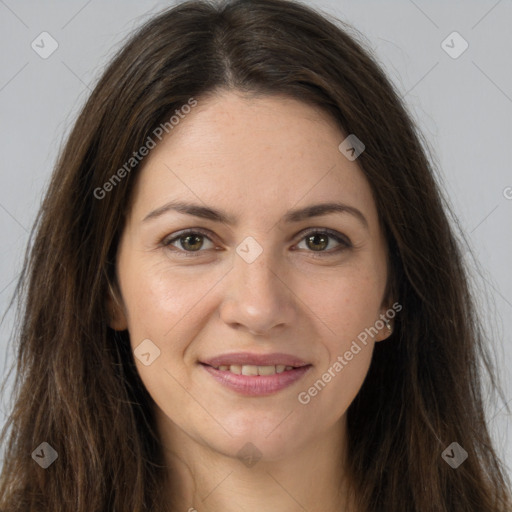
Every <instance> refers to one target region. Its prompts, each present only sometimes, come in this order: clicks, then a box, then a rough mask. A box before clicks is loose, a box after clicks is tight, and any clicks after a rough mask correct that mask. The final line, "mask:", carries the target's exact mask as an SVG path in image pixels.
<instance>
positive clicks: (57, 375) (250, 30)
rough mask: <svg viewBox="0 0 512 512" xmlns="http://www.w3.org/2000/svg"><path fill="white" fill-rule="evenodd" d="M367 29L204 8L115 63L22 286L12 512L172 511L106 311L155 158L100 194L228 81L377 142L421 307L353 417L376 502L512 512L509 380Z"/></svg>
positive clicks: (132, 372)
mask: <svg viewBox="0 0 512 512" xmlns="http://www.w3.org/2000/svg"><path fill="white" fill-rule="evenodd" d="M354 34H355V32H354V31H353V30H352V29H351V28H350V27H348V26H346V25H345V24H344V23H342V22H341V21H339V20H335V19H333V20H332V21H331V20H329V19H328V17H327V15H325V16H324V15H321V14H319V13H317V12H315V11H313V10H311V9H310V8H308V7H306V6H305V5H303V4H300V3H297V2H290V1H286V0H234V1H228V2H224V3H222V4H213V3H209V2H205V1H189V2H185V3H182V4H180V5H178V6H176V7H173V8H171V9H168V10H166V11H165V12H163V13H161V14H159V15H158V16H155V17H154V18H153V19H151V20H150V21H149V22H147V23H146V24H145V25H144V26H143V27H142V28H141V29H139V30H138V32H137V33H136V34H135V35H134V36H132V38H131V39H130V40H129V41H128V42H127V44H125V46H124V47H123V48H122V49H121V50H120V52H119V53H118V55H117V56H116V57H115V58H114V60H113V61H112V63H111V64H110V65H109V67H108V68H107V69H106V71H105V72H104V74H103V76H102V77H101V79H100V80H99V82H98V84H97V85H96V87H95V88H94V90H93V92H92V94H91V96H90V98H89V99H88V101H87V102H86V104H85V106H84V107H83V109H82V110H81V112H80V114H79V116H78V119H77V121H76V124H75V126H74V128H73V130H72V132H71V134H70V136H69V139H68V141H67V144H66V145H65V147H64V148H63V151H62V152H61V155H60V157H59V160H58V162H57V165H56V168H55V171H54V173H53V177H52V181H51V183H50V186H49V189H48V191H47V194H46V196H45V199H44V202H43V204H42V207H41V210H40V215H39V216H38V221H37V222H36V225H35V226H34V227H33V230H32V234H31V240H32V243H31V244H30V246H29V248H28V249H27V256H26V259H25V265H24V270H23V272H22V275H21V277H20V281H19V283H18V286H17V289H16V296H17V297H18V299H19V302H18V305H19V308H20V311H21V313H20V326H19V329H18V331H17V347H18V353H17V365H16V381H15V395H14V397H13V400H14V402H13V403H14V407H13V410H12V413H11V414H10V416H9V419H8V422H7V424H6V425H5V427H4V429H3V431H2V440H4V439H6V436H7V433H8V432H9V431H10V437H9V438H8V444H7V446H6V452H5V460H4V465H3V470H2V474H1V479H0V509H2V510H5V511H9V512H16V511H19V512H28V511H36V510H37V511H39V512H41V511H52V512H53V511H55V510H60V511H73V512H86V511H87V512H91V511H104V512H107V511H109V512H110V511H112V510H116V511H122V512H126V511H131V512H139V511H149V510H151V511H155V512H156V511H160V510H165V508H164V505H163V503H162V499H161V498H162V497H161V488H162V486H163V481H164V480H163V479H164V476H165V467H164V463H163V459H162V450H161V447H160V443H159V438H158V435H157V432H156V429H155V423H154V418H153V414H152V406H153V401H152V399H151V397H150V395H149V394H148V392H147V391H146V389H145V388H144V386H143V383H142V381H141V380H140V378H139V376H138V374H137V371H136V369H135V364H134V360H133V354H132V351H131V349H130V341H129V337H128V333H127V332H126V331H123V332H115V331H113V330H112V329H110V328H109V327H108V314H107V311H106V307H105V298H106V296H107V295H108V293H109V290H110V289H111V288H112V289H113V290H115V289H116V281H115V266H114V261H115V255H116V250H117V243H118V239H119V235H120V233H121V231H122V229H123V225H124V214H125V212H126V209H127V208H128V206H129V200H130V197H131V190H132V188H133V183H134V180H135V176H136V173H137V169H138V168H139V165H133V168H131V167H130V169H129V171H126V172H125V173H121V174H122V179H119V180H118V181H116V182H115V186H114V185H112V186H111V187H108V189H109V190H108V193H105V194H103V193H101V194H99V193H98V189H101V188H102V187H103V189H104V190H105V189H106V187H104V184H105V183H107V182H109V180H111V179H112V176H113V175H115V174H116V173H117V176H118V177H119V176H120V173H119V169H120V168H122V167H123V165H125V164H126V162H128V161H130V158H131V157H132V155H133V153H134V152H136V151H137V150H138V149H139V148H140V147H141V146H142V145H144V143H145V141H147V139H148V137H150V136H151V134H152V133H153V132H154V130H155V127H158V126H159V125H160V124H161V123H162V122H165V121H166V120H168V119H169V117H170V116H171V115H172V113H173V112H174V111H175V110H176V109H180V108H181V107H182V105H185V104H187V103H188V102H189V100H190V98H195V99H196V100H197V101H199V102H201V101H204V100H205V98H207V97H208V95H212V94H215V93H216V92H218V91H219V90H222V89H228V90H237V91H241V92H246V93H251V94H252V93H256V94H285V95H287V96H289V97H292V98H295V99H298V100H300V101H305V102H308V103H311V104H313V105H316V106H318V107H320V108H322V109H324V110H325V111H326V112H328V113H330V115H331V116H332V118H333V119H334V120H336V122H337V123H338V124H339V127H340V129H341V130H342V131H343V133H345V134H352V133H353V134H356V136H357V137H358V138H359V139H360V140H361V141H363V142H364V144H365V151H364V152H363V153H362V154H361V155H360V157H359V159H358V163H359V165H360V167H361V169H362V171H363V172H364V173H365V175H366V177H367V179H368V181H369V183H370V185H371V188H372V191H373V194H374V197H375V201H376V204H377V208H378V212H379V215H380V219H381V222H382V226H383V228H384V230H385V234H386V237H387V242H388V247H389V253H390V261H391V273H390V289H391V290H392V293H393V296H394V297H395V298H396V300H398V301H399V302H400V304H401V305H403V310H402V311H401V313H400V315H398V316H397V318H396V322H395V329H394V332H393V334H392V336H391V338H390V339H389V340H388V341H386V342H383V343H379V344H377V345H376V348H375V351H374V355H373V360H372V363H371V367H370V370H369V373H368V376H367V378H366V380H365V382H364V384H363V387H362V388H361V390H360V392H359V394H358V395H357V397H356V398H355V400H354V402H353V403H352V404H351V406H350V408H349V410H348V437H349V439H348V441H349V443H348V444H349V454H348V459H349V461H350V467H349V470H350V472H351V474H352V475H353V480H354V485H355V489H356V494H357V499H358V504H359V507H360V509H361V510H364V511H367V512H382V511H387V510H389V511H407V512H413V511H421V512H434V511H435V512H442V511H444V512H463V511H464V512H468V511H474V512H477V511H478V512H483V511H486V512H505V511H508V510H510V509H511V508H510V507H511V506H512V505H511V500H510V494H509V490H508V489H510V482H509V481H508V478H507V476H506V473H505V470H504V469H503V467H502V465H501V463H500V461H499V459H498V457H497V455H496V453H495V451H494V450H493V447H492V443H491V440H490V436H489V433H488V429H487V426H486V421H485V417H484V411H483V405H484V404H483V380H482V379H483V377H484V375H482V374H481V368H484V369H485V370H487V373H489V375H488V377H489V378H490V382H491V384H492V385H493V386H494V387H495V389H498V388H497V387H496V382H495V380H494V378H493V376H492V365H491V360H490V356H489V354H488V352H487V350H488V349H487V340H486V339H485V337H484V334H483V331H482V329H481V327H480V319H479V311H477V310H476V308H475V306H474V305H473V299H472V297H471V294H470V289H469V285H468V276H467V272H466V269H465V267H464V265H463V260H462V255H461V251H460V249H459V243H458V241H457V238H456V234H455V232H454V228H453V227H452V224H451V221H450V217H449V215H448V213H449V207H448V206H447V203H446V200H445V199H443V196H442V194H441V193H440V190H439V185H438V183H437V178H436V174H435V169H433V166H432V164H431V162H430V159H429V158H428V157H427V154H426V151H425V148H424V144H423V142H422V140H423V139H422V138H421V136H420V135H419V133H418V130H417V129H416V128H415V126H414V124H413V122H412V120H411V118H410V117H409V115H408V114H407V112H406V110H405V108H404V105H403V103H402V100H401V98H400V95H399V94H398V93H397V92H396V91H395V90H394V88H393V86H392V85H391V84H390V82H389V81H388V80H387V78H386V77H385V76H384V74H383V72H382V71H381V70H380V68H379V67H378V65H377V64H376V63H375V59H374V58H373V57H372V56H371V52H369V51H368V50H366V49H364V47H363V45H362V44H361V43H358V42H357V40H356V36H355V35H354ZM125 170H126V168H125ZM110 183H111V184H112V182H110ZM95 191H96V193H95ZM99 195H101V196H102V197H100V198H99V197H98V196H99ZM43 442H47V443H48V444H49V445H50V446H51V447H53V449H55V451H56V452H57V453H58V459H57V460H56V461H55V462H54V463H53V464H51V465H50V466H49V467H48V468H47V469H42V468H41V467H40V466H39V465H38V464H37V463H36V462H35V459H34V460H33V457H32V456H31V454H32V453H33V452H34V450H35V449H36V448H38V447H39V446H40V445H41V443H43ZM452 442H457V443H458V444H459V445H460V446H462V447H463V448H464V450H465V451H466V452H467V453H468V458H467V459H466V460H465V461H464V462H463V463H462V464H461V465H460V466H459V467H458V468H457V469H453V468H452V467H450V466H449V465H448V464H447V463H446V462H445V460H443V458H442V457H441V453H442V452H443V450H444V449H445V448H446V447H447V446H448V445H450V443H452ZM43 448H44V446H43Z"/></svg>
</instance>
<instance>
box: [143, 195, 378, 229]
mask: <svg viewBox="0 0 512 512" xmlns="http://www.w3.org/2000/svg"><path fill="white" fill-rule="evenodd" d="M171 211H176V212H178V213H182V214H185V215H192V216H194V217H199V218H201V219H207V220H211V221H214V222H222V223H224V224H228V225H230V226H233V225H236V224H237V219H236V218H235V217H234V216H232V215H229V214H228V213H225V212H222V211H220V210H217V209H215V208H209V207H206V206H201V205H198V204H193V203H186V202H183V201H170V202H169V203H166V204H164V205H163V206H161V207H160V208H157V209H156V210H153V211H152V212H150V213H148V215H146V216H145V217H144V219H143V220H142V222H147V221H149V220H151V219H156V218H158V217H160V216H162V215H164V214H165V213H168V212H171ZM332 213H348V214H350V215H352V216H354V217H355V218H356V219H358V220H359V221H360V222H361V224H363V226H364V227H365V228H366V229H368V221H367V220H366V217H365V216H364V215H363V214H362V213H361V211H360V210H358V209H357V208H355V207H353V206H349V205H347V204H343V203H337V202H330V203H320V204H314V205H311V206H306V207H305V208H300V209H296V210H290V211H288V212H287V213H286V214H285V215H284V217H283V220H284V222H287V223H293V222H301V221H303V220H306V219H310V218H313V217H320V216H322V215H328V214H332Z"/></svg>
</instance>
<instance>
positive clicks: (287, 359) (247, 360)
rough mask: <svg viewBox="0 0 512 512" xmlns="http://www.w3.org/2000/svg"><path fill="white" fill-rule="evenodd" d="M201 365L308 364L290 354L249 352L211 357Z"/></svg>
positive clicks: (297, 365) (296, 365) (298, 365)
mask: <svg viewBox="0 0 512 512" xmlns="http://www.w3.org/2000/svg"><path fill="white" fill-rule="evenodd" d="M201 363H203V364H207V365H209V366H214V367H216V368H217V367H219V366H231V365H232V364H236V365H253V366H275V365H278V364H279V365H285V366H294V367H296V368H297V367H300V366H307V365H308V364H309V363H306V362H304V361H303V360H302V359H300V358H298V357H296V356H292V355H290V354H280V353H274V354H251V353H249V352H236V353H233V354H222V355H220V356H215V357H212V358H211V359H205V360H203V361H201Z"/></svg>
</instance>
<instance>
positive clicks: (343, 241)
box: [303, 229, 352, 255]
mask: <svg viewBox="0 0 512 512" xmlns="http://www.w3.org/2000/svg"><path fill="white" fill-rule="evenodd" d="M303 240H304V241H305V244H306V248H307V249H308V250H309V252H317V253H326V255H329V254H333V253H337V252H339V251H342V250H343V249H347V248H349V247H352V244H351V243H350V241H349V240H348V238H345V237H344V236H343V235H341V234H339V233H337V232H332V231H330V230H325V229H324V230H316V231H310V232H309V233H306V235H305V236H304V238H303ZM331 240H334V241H335V242H336V243H337V244H338V245H337V246H335V247H334V248H331V247H330V245H332V244H331V243H330V241H331ZM328 247H330V249H332V250H328V251H326V250H325V249H326V248H328Z"/></svg>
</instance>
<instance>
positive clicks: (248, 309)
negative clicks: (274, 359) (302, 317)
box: [220, 251, 297, 336]
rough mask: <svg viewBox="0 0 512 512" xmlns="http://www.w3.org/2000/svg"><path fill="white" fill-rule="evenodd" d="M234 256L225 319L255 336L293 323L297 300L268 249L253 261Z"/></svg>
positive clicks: (223, 309)
mask: <svg viewBox="0 0 512 512" xmlns="http://www.w3.org/2000/svg"><path fill="white" fill-rule="evenodd" d="M268 252H269V251H268ZM234 258H235V259H234V267H233V269H232V270H231V272H229V274H228V276H226V282H225V286H226V288H225V294H224V300H223V301H222V304H221V306H220V316H221V319H222V320H223V321H224V322H225V323H226V324H227V325H229V326H230V327H232V328H234V329H237V330H244V331H246V332H248V333H250V334H252V335H255V336H265V335H268V334H270V333H271V332H273V331H275V330H278V329H284V328H286V326H290V325H293V322H294V321H295V319H296V318H297V317H296V314H297V302H296V300H297V299H296V297H295V295H294V293H293V289H292V285H291V283H290V282H287V281H289V278H287V275H286V274H285V272H284V270H283V268H282V265H278V264H277V263H276V262H275V260H273V261H271V257H270V255H269V254H267V251H263V252H262V253H261V254H260V255H259V256H258V257H257V258H256V260H255V261H253V262H252V263H248V262H246V261H245V260H244V259H243V258H241V257H239V256H238V255H235V256H234Z"/></svg>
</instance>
